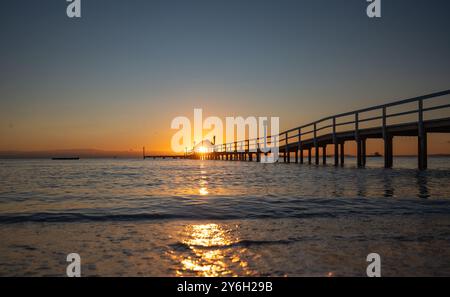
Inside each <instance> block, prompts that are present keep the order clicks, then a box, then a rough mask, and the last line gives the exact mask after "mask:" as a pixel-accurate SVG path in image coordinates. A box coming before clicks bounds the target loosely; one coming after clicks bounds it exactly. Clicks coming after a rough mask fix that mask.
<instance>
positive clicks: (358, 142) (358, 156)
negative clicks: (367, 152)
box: [356, 139, 362, 167]
mask: <svg viewBox="0 0 450 297" xmlns="http://www.w3.org/2000/svg"><path fill="white" fill-rule="evenodd" d="M356 161H357V164H358V167H362V141H361V140H360V139H357V140H356Z"/></svg>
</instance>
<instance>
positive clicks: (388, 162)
mask: <svg viewBox="0 0 450 297" xmlns="http://www.w3.org/2000/svg"><path fill="white" fill-rule="evenodd" d="M392 140H393V137H392V135H386V137H385V139H384V168H392V163H393V148H392V143H393V141H392Z"/></svg>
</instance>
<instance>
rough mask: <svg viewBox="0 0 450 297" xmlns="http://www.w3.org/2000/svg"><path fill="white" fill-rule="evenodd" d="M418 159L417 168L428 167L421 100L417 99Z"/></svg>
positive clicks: (423, 168)
mask: <svg viewBox="0 0 450 297" xmlns="http://www.w3.org/2000/svg"><path fill="white" fill-rule="evenodd" d="M417 134H418V135H417V136H418V138H417V142H418V150H417V153H418V159H419V160H418V161H419V170H425V169H427V167H428V164H427V163H428V160H427V132H426V131H425V127H424V124H423V100H419V122H418V133H417Z"/></svg>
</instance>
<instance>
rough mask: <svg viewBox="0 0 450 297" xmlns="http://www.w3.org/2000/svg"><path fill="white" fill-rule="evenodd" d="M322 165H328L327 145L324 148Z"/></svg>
mask: <svg viewBox="0 0 450 297" xmlns="http://www.w3.org/2000/svg"><path fill="white" fill-rule="evenodd" d="M322 164H323V165H325V164H327V145H326V144H325V145H324V146H323V147H322Z"/></svg>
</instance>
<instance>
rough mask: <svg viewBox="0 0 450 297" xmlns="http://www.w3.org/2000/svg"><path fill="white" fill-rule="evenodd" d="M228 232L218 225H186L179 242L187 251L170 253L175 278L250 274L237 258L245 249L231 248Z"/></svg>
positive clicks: (231, 239)
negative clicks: (173, 261)
mask: <svg viewBox="0 0 450 297" xmlns="http://www.w3.org/2000/svg"><path fill="white" fill-rule="evenodd" d="M230 232H231V230H226V229H224V228H223V227H222V226H220V225H218V224H192V225H187V226H186V227H185V230H184V232H183V234H184V237H185V238H184V239H183V240H182V243H183V245H184V246H185V247H187V248H188V249H189V250H188V251H176V250H173V251H170V252H169V255H170V257H171V258H172V259H173V260H175V261H176V263H178V264H177V267H176V272H175V273H176V275H178V276H189V275H197V276H237V275H238V274H239V275H250V274H251V271H250V270H249V269H248V263H247V262H246V261H245V260H243V259H242V258H241V255H242V254H243V253H245V252H246V249H245V248H241V247H236V246H233V244H235V243H237V242H238V239H237V238H232V236H231V235H230Z"/></svg>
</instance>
